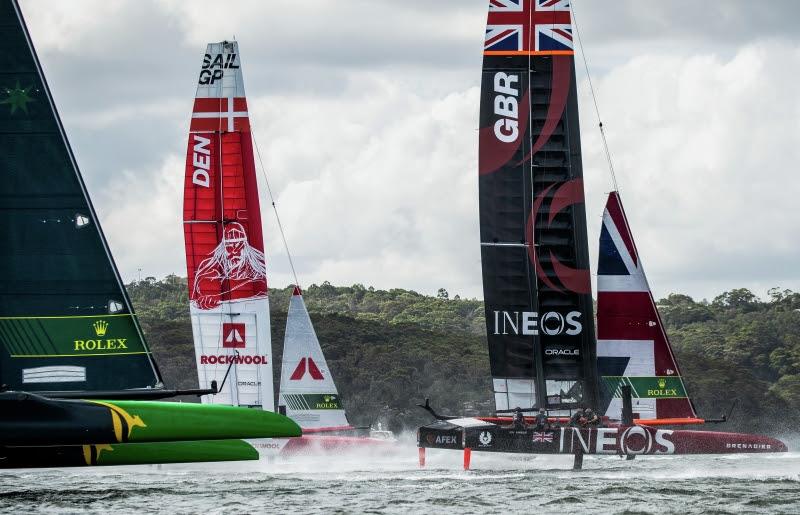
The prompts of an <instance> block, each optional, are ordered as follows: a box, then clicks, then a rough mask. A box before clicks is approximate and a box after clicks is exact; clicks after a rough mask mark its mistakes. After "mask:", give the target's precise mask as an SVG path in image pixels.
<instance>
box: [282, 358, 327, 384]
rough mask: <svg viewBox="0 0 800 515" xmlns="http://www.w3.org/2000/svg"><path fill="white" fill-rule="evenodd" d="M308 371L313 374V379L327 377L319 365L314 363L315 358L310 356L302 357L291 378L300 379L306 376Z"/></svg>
mask: <svg viewBox="0 0 800 515" xmlns="http://www.w3.org/2000/svg"><path fill="white" fill-rule="evenodd" d="M306 371H307V372H308V373H309V374H310V375H311V379H313V380H314V381H322V380H323V379H325V378H324V377H322V372H320V371H319V367H318V366H317V364H316V363H314V360H313V359H311V357H308V358H302V359H300V363H298V364H297V367H296V368H295V369H294V372H292V375H291V377H289V380H291V381H300V380H301V379H303V378H304V377H305V375H306Z"/></svg>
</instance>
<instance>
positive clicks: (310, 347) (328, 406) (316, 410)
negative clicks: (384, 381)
mask: <svg viewBox="0 0 800 515" xmlns="http://www.w3.org/2000/svg"><path fill="white" fill-rule="evenodd" d="M278 402H279V404H280V405H282V406H286V414H287V415H288V416H289V417H291V418H292V419H294V421H295V422H297V423H298V424H300V427H302V428H304V429H311V428H345V427H349V426H350V424H349V423H348V422H347V416H346V415H345V412H344V408H343V405H342V402H341V399H340V397H339V392H338V391H337V390H336V384H335V383H334V382H333V376H332V375H331V372H330V369H328V363H327V362H326V361H325V356H324V355H323V354H322V348H321V347H320V345H319V340H318V339H317V334H316V332H315V331H314V326H313V325H312V324H311V318H309V316H308V310H307V309H306V305H305V302H304V301H303V296H302V294H301V292H300V289H299V288H297V287H295V289H294V292H293V294H292V298H291V300H290V301H289V313H288V315H287V317H286V336H285V338H284V343H283V366H282V368H281V386H280V396H279V399H278Z"/></svg>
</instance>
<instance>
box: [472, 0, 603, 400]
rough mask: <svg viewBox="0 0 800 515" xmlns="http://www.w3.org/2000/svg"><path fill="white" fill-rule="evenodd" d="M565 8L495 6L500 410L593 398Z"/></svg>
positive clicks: (490, 118)
mask: <svg viewBox="0 0 800 515" xmlns="http://www.w3.org/2000/svg"><path fill="white" fill-rule="evenodd" d="M571 34H572V28H571V25H570V11H569V2H568V1H566V0H560V1H557V2H554V1H551V0H513V1H502V2H494V1H493V2H490V5H489V13H488V19H487V29H486V41H485V47H484V58H483V77H482V82H481V112H480V131H479V132H480V135H479V145H480V152H479V198H480V228H481V242H482V243H481V258H482V265H483V286H484V298H485V306H486V308H485V309H486V321H487V336H488V339H489V357H490V364H491V369H492V377H493V378H494V381H493V384H494V390H495V404H496V407H497V409H510V408H515V407H520V408H529V407H532V406H540V407H546V408H548V409H553V410H558V409H569V408H572V407H576V406H578V405H583V404H587V405H593V404H594V403H595V395H596V373H595V369H594V345H595V344H594V324H593V314H592V299H591V282H590V275H589V265H588V261H589V258H588V241H587V235H586V215H585V209H584V205H583V202H584V196H583V181H582V167H581V156H580V139H579V129H578V111H577V92H576V84H575V72H574V59H573V46H572V37H571Z"/></svg>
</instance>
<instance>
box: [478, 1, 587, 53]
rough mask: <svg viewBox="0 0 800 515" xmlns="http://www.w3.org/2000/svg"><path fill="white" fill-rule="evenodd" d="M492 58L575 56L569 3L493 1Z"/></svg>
mask: <svg viewBox="0 0 800 515" xmlns="http://www.w3.org/2000/svg"><path fill="white" fill-rule="evenodd" d="M483 51H484V53H486V54H489V55H514V54H528V55H530V54H535V55H554V54H572V53H573V52H574V50H573V44H572V21H571V19H570V11H569V0H490V2H489V18H488V21H487V24H486V40H485V42H484V46H483Z"/></svg>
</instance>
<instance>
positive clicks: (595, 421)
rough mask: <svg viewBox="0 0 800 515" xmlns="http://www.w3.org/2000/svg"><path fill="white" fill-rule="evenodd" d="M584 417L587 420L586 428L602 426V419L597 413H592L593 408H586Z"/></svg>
mask: <svg viewBox="0 0 800 515" xmlns="http://www.w3.org/2000/svg"><path fill="white" fill-rule="evenodd" d="M583 416H584V418H585V419H586V423H585V424H584V426H585V427H599V426H600V417H598V416H597V413H595V412H594V411H592V408H586V411H584V412H583Z"/></svg>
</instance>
